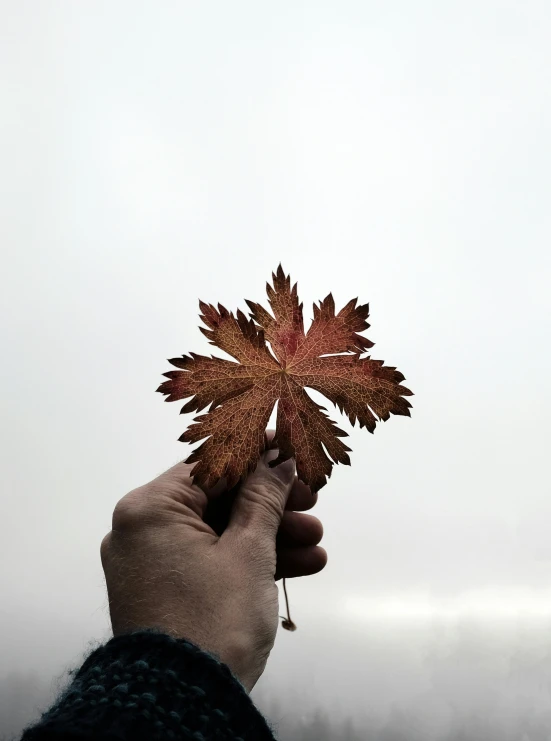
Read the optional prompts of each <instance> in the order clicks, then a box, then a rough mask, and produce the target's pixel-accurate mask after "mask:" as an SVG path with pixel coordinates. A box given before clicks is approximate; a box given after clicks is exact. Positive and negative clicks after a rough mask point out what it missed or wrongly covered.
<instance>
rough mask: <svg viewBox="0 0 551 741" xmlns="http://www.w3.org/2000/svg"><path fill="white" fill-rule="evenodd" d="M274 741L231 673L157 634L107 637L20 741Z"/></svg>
mask: <svg viewBox="0 0 551 741" xmlns="http://www.w3.org/2000/svg"><path fill="white" fill-rule="evenodd" d="M77 739H78V741H99V740H100V739H101V741H124V740H125V739H129V740H130V739H132V741H142V739H143V740H145V739H147V740H148V741H154V740H156V741H165V739H167V740H168V739H170V741H188V740H189V739H192V740H193V741H210V740H211V739H213V740H214V739H216V741H222V740H223V739H227V740H228V741H253V739H254V741H274V736H273V735H272V732H271V731H270V728H269V727H268V724H267V723H266V721H265V719H264V718H263V716H262V715H261V714H260V712H259V711H258V710H257V709H256V708H255V706H254V704H253V702H252V700H251V699H250V697H249V696H248V694H247V692H246V691H245V689H244V688H243V686H242V685H241V684H240V683H239V682H238V680H237V679H236V678H235V677H234V675H233V674H232V673H231V672H230V670H229V668H228V667H227V666H226V665H225V664H222V663H221V662H219V661H218V660H217V659H216V658H215V657H213V656H211V655H210V654H208V653H206V652H204V651H202V650H201V649H199V648H197V646H195V645H194V644H192V643H189V642H188V641H186V640H183V639H177V638H171V637H170V636H168V635H165V634H164V633H161V632H158V631H155V630H145V631H139V632H136V633H131V634H128V635H123V636H117V637H116V638H112V639H111V640H110V641H108V642H107V643H106V644H104V645H103V646H100V647H99V648H97V649H96V650H95V651H93V653H91V654H90V656H88V658H87V659H86V660H85V662H84V664H83V665H82V666H81V667H80V669H78V671H76V672H75V673H74V675H73V679H72V682H71V683H70V685H69V686H68V687H67V688H66V689H65V690H64V691H63V693H62V694H61V696H60V697H59V698H58V700H57V701H56V702H55V704H54V705H53V706H52V707H51V708H50V709H49V710H48V711H47V712H46V713H44V714H43V715H42V717H41V719H40V720H39V721H38V723H36V724H35V725H33V726H31V727H29V728H27V729H26V730H25V732H24V733H23V736H22V739H21V741H76V740H77Z"/></svg>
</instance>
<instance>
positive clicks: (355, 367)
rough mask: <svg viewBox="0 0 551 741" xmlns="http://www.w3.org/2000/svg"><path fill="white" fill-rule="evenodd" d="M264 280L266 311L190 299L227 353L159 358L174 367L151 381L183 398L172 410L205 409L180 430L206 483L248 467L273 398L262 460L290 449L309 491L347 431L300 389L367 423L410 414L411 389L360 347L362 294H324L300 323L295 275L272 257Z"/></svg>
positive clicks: (365, 308) (340, 455)
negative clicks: (269, 444)
mask: <svg viewBox="0 0 551 741" xmlns="http://www.w3.org/2000/svg"><path fill="white" fill-rule="evenodd" d="M272 279H273V286H271V285H270V284H269V283H268V284H267V293H268V302H269V304H270V308H271V312H272V313H270V312H268V311H267V310H266V309H265V308H264V307H262V306H261V305H260V304H257V303H254V302H252V301H247V305H248V307H249V309H250V318H247V317H246V316H245V315H244V314H243V312H241V311H237V313H236V314H235V315H234V314H233V313H231V312H229V311H228V310H227V309H225V308H224V307H223V306H221V305H220V304H218V307H215V306H213V305H212V304H206V303H204V302H203V301H200V302H199V306H200V309H201V312H202V313H201V315H200V317H201V320H202V321H203V323H204V325H205V327H200V329H201V331H202V332H203V334H204V335H205V336H206V337H207V338H208V340H209V342H210V344H211V345H215V346H216V347H218V348H219V349H220V350H224V351H225V352H226V353H228V354H229V355H230V356H231V357H233V358H235V360H236V361H237V362H233V361H231V360H224V359H222V358H217V357H215V356H211V357H206V356H204V355H196V354H195V353H190V354H189V355H183V356H182V357H181V358H173V359H172V360H170V361H169V362H170V363H171V364H172V365H173V366H175V367H176V368H177V369H178V370H171V371H168V372H167V373H165V374H164V375H165V376H166V378H168V380H167V381H164V383H162V384H161V385H160V386H159V388H158V389H157V391H160V392H161V393H162V394H164V395H165V396H166V401H178V400H181V399H189V401H187V403H186V404H184V406H183V407H182V413H187V412H198V411H202V410H203V409H205V408H206V407H208V411H207V412H206V413H205V414H202V415H200V416H198V417H195V419H194V424H192V425H190V426H189V428H188V429H187V430H186V432H184V434H183V435H182V436H181V437H180V440H182V441H183V442H187V443H196V442H199V441H201V440H203V442H202V443H201V445H199V447H197V448H196V449H195V450H194V451H193V453H192V454H191V455H190V456H189V458H188V459H187V462H188V463H195V466H194V467H193V469H192V471H191V474H192V476H193V477H194V480H195V483H197V484H198V485H199V486H205V487H210V486H214V484H215V483H216V482H217V481H218V480H219V479H221V478H222V477H225V478H226V479H227V485H228V487H232V486H234V485H235V484H236V483H237V482H238V481H239V480H240V479H242V478H243V477H245V476H246V475H247V474H248V473H249V472H250V471H252V470H254V468H255V467H256V464H257V462H258V460H259V458H260V455H261V454H262V452H263V451H264V449H265V431H266V426H267V424H268V420H269V418H270V415H271V413H272V411H273V409H274V406H275V404H276V402H278V406H277V423H276V433H275V438H274V440H273V445H274V447H277V448H278V449H279V456H278V457H277V459H276V460H274V461H272V463H271V464H270V465H273V466H275V465H278V464H279V463H282V462H283V461H285V460H287V459H289V458H292V457H294V458H295V460H296V466H297V474H298V477H299V478H300V479H301V480H302V481H304V483H306V484H307V485H309V486H310V488H311V490H312V491H318V490H319V489H321V487H322V486H324V485H325V484H326V483H327V477H329V476H330V475H331V471H332V468H333V464H334V463H345V464H347V465H349V464H350V458H349V456H348V452H349V451H350V448H348V447H347V446H346V445H345V444H344V443H343V442H342V440H341V438H343V437H347V433H346V432H344V431H343V430H341V429H340V428H339V427H337V426H336V425H335V423H334V422H333V421H332V420H331V419H330V418H329V417H328V416H327V415H326V414H325V412H324V410H323V407H321V406H319V405H318V404H317V403H316V402H315V401H314V400H313V399H312V398H311V397H310V396H309V395H308V394H307V393H306V391H305V388H306V387H308V388H310V389H314V390H316V391H319V392H320V393H321V394H323V395H324V396H325V397H326V398H327V399H329V400H330V401H332V402H333V403H334V404H335V405H336V406H337V407H338V408H339V410H340V411H341V412H342V413H344V414H346V415H347V417H348V419H349V420H350V422H351V423H352V424H353V425H354V424H355V423H356V421H357V422H358V423H359V425H360V427H366V428H367V429H368V430H369V431H370V432H373V431H374V430H375V425H376V423H377V421H378V420H383V421H386V420H387V419H388V418H389V417H390V415H391V414H399V415H404V416H408V417H409V416H410V408H411V404H410V402H409V401H408V400H407V399H405V398H404V397H405V396H412V392H411V391H410V390H409V389H407V388H405V386H402V385H400V384H401V382H402V381H403V380H404V376H403V374H402V373H400V372H399V371H397V370H396V368H392V367H390V366H385V365H384V364H383V361H382V360H373V359H372V358H370V357H361V356H362V354H363V353H365V352H366V351H367V350H369V348H371V347H372V346H373V343H372V342H370V340H368V339H367V338H365V337H364V336H363V335H362V334H361V333H362V332H363V331H364V330H366V329H367V328H368V327H369V326H370V325H369V324H368V323H367V321H366V320H367V318H368V316H369V304H364V305H362V306H357V299H352V301H349V302H348V303H347V304H346V306H345V307H344V308H342V309H341V310H340V311H339V312H338V314H336V313H335V302H334V300H333V296H332V295H331V294H329V295H328V296H327V297H326V298H325V299H323V301H320V303H319V306H318V305H316V304H314V319H313V321H312V324H311V325H310V327H309V329H308V331H307V332H305V331H304V322H303V316H302V304H300V303H299V300H298V295H297V286H296V283H295V285H293V287H292V288H291V280H290V277H289V276H286V275H285V274H284V272H283V269H282V267H281V265H280V266H279V267H278V269H277V272H276V273H274V274H272Z"/></svg>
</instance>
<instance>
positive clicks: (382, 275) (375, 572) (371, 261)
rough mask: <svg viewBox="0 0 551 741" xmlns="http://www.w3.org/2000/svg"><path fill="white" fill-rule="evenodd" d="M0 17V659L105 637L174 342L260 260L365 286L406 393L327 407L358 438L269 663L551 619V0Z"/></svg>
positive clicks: (0, 5) (315, 659)
mask: <svg viewBox="0 0 551 741" xmlns="http://www.w3.org/2000/svg"><path fill="white" fill-rule="evenodd" d="M0 11H1V17H0V87H1V94H0V160H1V166H0V215H1V218H0V247H1V251H2V268H1V275H2V291H1V294H0V300H1V301H2V311H1V312H0V330H1V334H2V363H1V365H0V374H1V389H2V392H1V404H2V409H1V412H2V425H1V432H0V434H1V445H0V451H1V453H0V454H1V456H2V480H3V486H2V518H1V521H0V531H1V548H2V567H1V569H0V590H1V594H2V600H1V604H0V627H1V628H2V635H3V645H2V647H1V649H0V650H1V653H2V661H1V662H0V664H1V671H2V672H3V673H4V674H5V675H9V674H10V673H13V672H15V671H19V672H31V671H34V670H36V671H38V672H40V673H41V676H44V677H49V676H50V675H51V676H54V675H56V674H59V673H60V672H61V671H62V670H63V669H64V667H66V666H68V665H71V664H72V663H74V662H77V661H78V658H79V656H81V654H82V652H83V651H84V649H85V647H86V644H87V642H88V641H89V640H90V639H96V640H102V639H103V638H105V637H107V636H108V615H107V607H106V597H105V592H104V584H103V577H102V571H101V565H100V560H99V544H100V542H101V539H102V537H103V535H104V534H105V533H106V532H107V530H108V529H109V526H110V518H111V513H112V509H113V507H114V505H115V503H116V502H117V500H118V499H119V498H120V497H121V496H123V495H124V494H125V493H126V492H127V491H129V490H130V489H132V488H134V487H135V486H137V485H140V484H142V483H144V482H146V481H148V480H150V479H151V478H153V477H154V476H156V475H157V474H159V473H160V472H162V471H163V470H165V469H166V468H168V467H169V466H171V465H172V464H174V463H175V462H177V461H178V460H181V459H182V458H183V457H185V456H186V455H187V454H188V453H189V450H188V449H187V448H186V447H185V446H184V445H182V443H179V442H178V437H179V435H180V434H181V433H182V432H183V430H184V429H185V426H186V425H187V423H188V422H189V421H190V417H187V418H186V417H182V416H179V415H178V409H177V407H176V406H175V405H170V404H163V402H162V397H161V396H160V395H159V394H155V393H154V391H155V388H156V387H157V385H158V383H159V382H160V380H161V373H163V372H164V371H165V370H167V363H166V358H169V357H173V356H175V355H178V354H182V353H187V352H189V351H194V352H199V353H201V352H210V351H211V349H212V348H210V346H209V345H208V344H207V342H206V339H205V338H204V337H203V335H202V334H201V333H200V332H199V330H198V329H197V325H198V317H197V314H198V300H199V299H203V300H206V301H209V302H217V301H220V302H221V303H222V304H224V305H225V306H226V307H228V308H230V309H237V308H238V307H240V308H242V309H245V308H246V306H245V303H244V299H245V298H249V299H252V300H254V301H261V302H264V301H265V292H264V291H265V282H266V280H267V279H268V278H269V277H270V274H271V271H272V270H274V269H275V268H276V267H277V265H278V263H279V262H282V264H283V267H284V269H285V270H286V271H287V272H290V273H291V277H292V279H293V280H296V281H298V287H299V292H300V296H301V298H302V300H303V301H304V304H305V319H306V320H309V319H310V318H311V316H312V311H311V304H312V301H314V300H318V299H321V298H323V297H324V296H325V295H326V294H327V293H328V292H329V291H332V292H333V294H334V296H335V299H336V301H337V303H338V304H340V305H342V304H344V303H346V302H347V301H348V300H349V299H351V298H353V297H356V296H358V297H359V299H360V301H361V302H362V303H364V302H369V303H370V306H371V320H370V321H371V325H372V326H371V328H370V330H369V332H368V337H369V338H370V339H372V340H373V341H374V342H375V343H376V345H375V347H374V349H373V352H372V356H373V357H375V358H379V359H384V360H385V361H386V362H387V363H389V364H391V365H396V366H397V367H398V368H399V369H400V370H401V371H402V372H403V373H404V374H405V376H406V379H407V382H406V385H407V386H409V387H410V388H411V389H412V390H413V391H414V392H415V396H414V397H413V399H412V401H413V405H414V409H413V416H412V419H407V418H402V417H393V418H391V420H390V421H389V422H387V423H385V424H381V425H379V426H378V428H377V431H376V433H375V435H374V436H372V435H369V434H368V433H367V432H366V431H365V430H359V429H358V428H356V429H353V428H351V427H350V425H349V424H348V423H347V422H346V421H345V420H344V419H343V418H342V417H341V416H340V415H339V413H338V411H337V410H334V409H333V408H332V407H331V408H330V409H329V411H330V413H331V416H332V417H333V418H334V419H335V420H336V421H338V423H339V425H340V426H342V427H343V428H344V429H346V430H347V431H348V432H350V435H351V437H350V441H349V444H350V447H351V448H352V449H353V453H352V466H351V467H341V466H337V467H335V469H334V472H333V476H332V478H331V481H330V482H329V484H328V485H327V486H326V487H325V489H323V490H322V492H321V493H320V500H319V504H318V506H317V512H316V514H317V515H318V516H319V517H320V518H321V519H322V520H323V522H324V526H325V537H324V541H323V545H324V547H325V548H326V550H327V551H328V555H329V562H328V566H327V568H326V569H325V571H324V572H323V573H322V574H320V575H317V576H315V577H312V578H308V579H301V580H297V581H295V582H293V583H291V584H290V585H289V592H290V598H291V605H292V612H293V617H294V619H295V621H296V622H297V623H298V624H299V628H300V630H299V631H297V632H296V633H294V634H287V633H285V632H284V631H283V632H282V633H281V634H280V635H279V636H278V640H277V645H276V649H275V652H274V657H273V661H272V663H271V665H269V668H268V670H267V672H266V675H265V677H264V678H263V680H262V682H264V683H265V684H266V686H269V682H273V683H275V684H277V682H280V681H283V680H284V679H285V681H286V682H287V683H292V681H293V676H294V673H295V663H296V662H297V661H298V657H299V656H300V657H302V658H301V666H302V667H303V669H302V671H303V670H304V667H307V668H308V672H310V676H313V675H316V676H318V677H320V678H321V677H323V676H324V675H325V674H327V672H328V671H329V669H328V666H327V651H329V652H330V653H331V655H332V656H333V654H334V656H333V658H332V659H331V666H332V667H333V669H334V668H335V667H337V666H340V667H341V668H342V667H345V668H346V669H347V671H348V670H349V669H350V667H354V672H355V674H354V676H356V677H357V682H358V683H359V684H361V683H362V682H363V681H364V680H365V677H364V678H363V679H362V676H361V671H360V668H359V667H358V666H357V665H356V664H355V659H354V651H353V650H348V649H346V650H345V648H344V647H343V645H342V644H340V643H334V642H333V641H334V638H335V636H336V635H340V631H342V632H343V633H344V634H347V635H354V636H363V637H364V638H365V640H366V641H369V640H374V639H373V636H374V635H375V633H374V632H373V630H374V629H373V624H374V621H375V622H377V625H379V627H378V628H377V631H379V632H377V633H376V635H377V636H379V638H377V641H379V644H378V645H383V644H384V641H385V640H387V639H388V640H392V636H395V635H398V634H400V635H402V632H401V631H403V630H405V627H404V626H411V625H412V624H415V625H418V624H420V623H422V624H423V625H424V626H425V627H426V626H430V625H433V624H434V620H435V619H437V620H440V621H444V623H445V624H446V625H450V624H453V623H454V621H456V620H457V619H460V620H465V619H473V620H478V621H485V623H486V624H487V625H490V626H491V625H494V624H497V621H500V625H503V624H504V623H508V624H509V625H517V622H516V621H517V620H518V618H519V616H520V617H522V616H525V617H526V616H532V617H534V616H535V617H537V618H538V619H541V620H546V619H547V618H551V539H550V537H549V526H550V521H551V496H550V494H551V491H550V484H549V464H548V456H549V445H550V434H549V419H550V415H551V392H550V390H549V380H548V379H549V375H550V372H551V349H550V342H549V340H550V330H551V312H550V308H551V307H550V304H551V298H550V297H551V291H550V290H549V284H550V279H551V258H550V248H549V245H550V237H551V208H550V198H551V148H550V146H549V131H550V127H551V120H550V118H551V115H550V114H551V98H550V92H551V90H550V88H551V45H550V44H549V39H550V37H551V6H550V5H549V3H548V2H546V0H522V1H520V0H518V1H517V0H499V1H498V0H461V2H459V1H457V2H456V1H455V0H452V1H449V2H442V1H441V0H433V1H430V0H418V1H417V2H407V1H406V0H385V1H384V2H382V0H381V1H377V2H375V1H371V0H369V1H367V0H361V1H360V0H358V1H357V2H354V1H353V0H339V2H329V1H327V2H320V1H316V2H301V0H280V2H279V3H277V4H275V3H267V2H258V0H251V1H250V2H245V1H244V0H235V1H234V2H231V3H230V2H223V1H222V0H220V1H214V0H211V1H209V0H204V1H203V2H201V3H199V2H168V1H163V0H161V1H156V2H140V3H136V2H130V1H129V0H108V1H105V2H104V1H102V0H78V2H73V0H49V1H48V2H40V0H32V1H31V0H18V2H9V1H8V0H0ZM328 406H329V407H330V406H331V405H328ZM328 626H332V627H331V628H329V627H328ZM423 630H424V628H423ZM381 631H382V632H381ZM395 631H396V632H395ZM308 636H310V638H308ZM312 636H316V637H318V640H317V642H315V641H314V642H313V641H311V637H312ZM385 636H386V638H385ZM404 640H405V639H404ZM408 640H409V639H408ZM550 640H551V639H550ZM381 641H382V643H380V642H381ZM332 642H333V643H332ZM328 645H329V646H331V645H332V646H333V648H332V649H331V650H329V649H328ZM336 646H341V648H342V650H341V651H340V652H339V651H338V650H336V648H335V647H336ZM316 647H317V648H316ZM381 651H382V653H381V654H380V656H381V657H382V658H381V661H382V662H383V664H384V662H385V661H386V662H387V664H386V666H387V668H388V667H390V666H391V665H392V666H393V664H392V661H394V659H392V660H391V659H390V658H389V656H390V654H386V653H385V652H384V650H383V649H381ZM385 657H386V658H385ZM389 662H390V663H389ZM343 671H344V670H343ZM358 672H359V674H358ZM345 674H346V673H345ZM297 676H298V675H297ZM343 676H345V675H343ZM346 676H349V674H346ZM319 682H321V684H322V685H323V686H324V687H325V688H326V689H328V691H329V690H330V692H331V695H332V697H334V698H336V699H337V700H340V701H342V702H345V701H346V699H347V698H348V697H349V688H348V686H347V683H346V681H345V679H342V680H339V682H337V683H333V684H332V683H331V681H329V680H327V683H324V682H323V681H322V679H319ZM490 684H491V683H490ZM316 686H317V685H316ZM318 689H319V688H318ZM320 692H321V690H320ZM385 692H386V695H385V697H386V699H387V700H388V701H389V702H390V701H392V700H393V698H394V694H395V693H396V692H398V690H397V689H396V688H395V687H393V686H389V687H388V688H387V689H385Z"/></svg>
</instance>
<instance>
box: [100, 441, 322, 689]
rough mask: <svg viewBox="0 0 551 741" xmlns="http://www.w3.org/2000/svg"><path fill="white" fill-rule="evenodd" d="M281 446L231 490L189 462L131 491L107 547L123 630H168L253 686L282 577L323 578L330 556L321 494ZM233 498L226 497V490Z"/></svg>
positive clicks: (118, 626) (117, 624)
mask: <svg viewBox="0 0 551 741" xmlns="http://www.w3.org/2000/svg"><path fill="white" fill-rule="evenodd" d="M277 455H278V451H277V450H270V451H267V452H266V453H264V454H263V456H262V458H261V460H260V462H259V464H258V466H257V468H256V470H255V471H254V472H253V473H252V474H251V475H250V476H249V477H248V478H247V479H246V480H245V481H244V482H243V484H242V485H241V486H240V487H239V488H237V489H235V490H232V491H231V492H228V491H227V490H226V488H225V485H224V482H220V483H219V484H218V485H217V486H216V487H214V488H213V489H210V490H207V491H203V490H202V489H200V488H199V487H198V486H196V485H194V484H193V482H192V479H191V478H190V476H189V472H190V470H191V468H192V465H189V464H185V463H179V464H177V465H176V466H174V467H173V468H171V469H169V470H168V471H166V472H165V473H163V474H162V475H161V476H159V477H158V478H156V479H154V480H153V481H151V482H150V483H148V484H145V486H141V487H139V488H138V489H135V490H134V491H131V492H130V493H129V494H127V495H126V496H125V497H123V498H122V499H121V500H120V501H119V502H118V504H117V506H116V507H115V510H114V512H113V522H112V530H111V532H109V533H108V534H107V535H106V536H105V538H104V539H103V541H102V544H101V559H102V565H103V569H104V572H105V579H106V584H107V592H108V596H109V609H110V614H111V622H112V626H113V634H114V635H119V634H121V633H125V632H131V631H134V630H139V629H143V628H158V629H160V630H162V631H163V632H165V633H168V634H170V635H172V636H174V637H179V638H186V639H188V640H189V641H191V642H193V643H195V644H196V645H197V646H199V647H201V648H203V649H204V650H206V651H209V652H210V653H211V654H215V655H216V656H218V657H219V659H220V660H221V661H223V662H224V663H225V664H227V665H228V666H229V668H230V669H231V670H232V672H233V673H234V674H235V676H236V677H237V678H238V679H239V681H240V682H241V683H242V684H243V686H244V687H245V689H246V690H247V691H249V692H250V691H251V690H252V688H253V687H254V685H255V684H256V682H257V681H258V679H259V677H260V676H261V674H262V672H263V671H264V668H265V666H266V662H267V660H268V656H269V654H270V651H271V649H272V647H273V645H274V641H275V635H276V631H277V626H278V589H277V585H276V580H277V579H279V578H282V577H285V578H291V577H297V576H306V575H309V574H315V573H317V572H319V571H321V569H323V567H324V566H325V564H326V562H327V554H326V552H325V550H324V549H323V548H321V547H319V546H318V543H319V542H320V540H321V538H322V535H323V528H322V525H321V522H320V521H319V520H318V519H317V518H316V517H313V516H311V515H307V514H303V512H304V511H305V510H308V509H310V508H311V507H313V506H314V504H315V502H316V500H317V495H312V493H311V492H310V490H309V489H308V487H306V486H305V485H304V484H303V483H302V482H300V481H299V480H298V479H297V478H296V471H295V464H294V461H293V460H289V461H286V462H285V463H282V464H280V465H279V466H276V467H275V468H269V467H268V466H267V465H266V463H267V461H269V460H273V459H275V458H276V457H277ZM224 495H225V496H224Z"/></svg>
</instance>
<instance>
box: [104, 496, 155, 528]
mask: <svg viewBox="0 0 551 741" xmlns="http://www.w3.org/2000/svg"><path fill="white" fill-rule="evenodd" d="M152 514H153V512H152V509H151V505H150V503H148V502H147V500H146V498H145V497H144V496H143V495H142V492H141V490H140V489H135V490H134V491H131V492H130V493H129V494H126V496H124V497H123V498H122V499H120V500H119V501H118V502H117V504H116V505H115V509H114V510H113V517H112V528H113V530H135V529H137V528H140V527H142V526H143V525H146V524H147V523H148V522H149V521H150V520H151V518H152Z"/></svg>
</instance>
